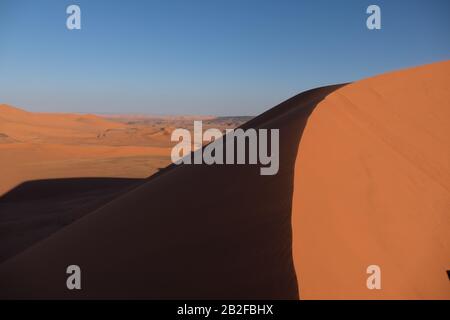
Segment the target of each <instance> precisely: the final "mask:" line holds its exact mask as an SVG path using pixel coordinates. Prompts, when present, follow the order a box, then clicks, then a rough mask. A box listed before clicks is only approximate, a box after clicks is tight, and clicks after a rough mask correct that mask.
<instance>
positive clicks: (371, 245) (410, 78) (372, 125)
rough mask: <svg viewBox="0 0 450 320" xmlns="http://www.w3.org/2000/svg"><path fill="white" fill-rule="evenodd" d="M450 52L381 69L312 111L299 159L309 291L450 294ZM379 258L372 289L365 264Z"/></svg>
mask: <svg viewBox="0 0 450 320" xmlns="http://www.w3.org/2000/svg"><path fill="white" fill-rule="evenodd" d="M449 147H450V62H449V61H447V62H442V63H436V64H432V65H426V66H423V67H418V68H413V69H408V70H404V71H399V72H394V73H390V74H386V75H381V76H377V77H374V78H370V79H367V80H363V81H359V82H356V83H353V84H351V85H348V86H346V87H344V88H341V89H340V90H337V91H336V92H334V93H332V94H331V95H329V96H328V97H327V98H326V99H325V100H324V101H323V102H321V103H320V104H319V105H318V106H317V107H316V108H315V110H314V112H313V113H312V115H311V117H310V118H309V120H308V124H307V126H306V128H305V131H304V133H303V137H302V140H301V142H300V146H299V152H298V154H297V160H296V165H295V185H294V196H293V213H292V214H293V239H294V243H293V248H294V250H293V252H294V258H295V269H296V271H297V278H298V281H299V286H300V291H301V297H302V298H305V299H323V298H326V299H329V298H332V299H341V298H356V299H372V298H374V299H377V298H385V299H400V298H402V299H429V298H436V299H450V281H449V279H448V278H447V275H446V270H449V269H450V194H449V193H450V148H449ZM369 265H378V266H379V267H380V268H381V290H368V289H367V286H366V280H367V278H368V276H369V275H368V274H366V268H367V267H368V266H369Z"/></svg>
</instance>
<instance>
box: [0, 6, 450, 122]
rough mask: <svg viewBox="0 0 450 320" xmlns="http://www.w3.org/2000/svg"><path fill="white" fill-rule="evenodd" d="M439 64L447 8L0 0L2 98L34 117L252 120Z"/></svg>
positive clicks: (448, 30) (448, 55)
mask: <svg viewBox="0 0 450 320" xmlns="http://www.w3.org/2000/svg"><path fill="white" fill-rule="evenodd" d="M70 4H78V5H79V6H80V7H81V11H82V29H81V30H75V31H69V30H67V28H66V18H67V14H66V12H65V11H66V7H67V6H68V5H70ZM370 4H378V5H379V6H380V7H381V10H382V30H380V31H369V30H368V29H367V28H366V18H367V15H366V8H367V6H368V5H370ZM448 59H450V1H448V0H422V1H421V0H395V1H392V0H388V1H375V0H370V1H366V0H342V1H337V0H310V1H309V0H308V1H301V0H297V1H283V0H279V1H264V0H252V1H250V0H239V1H234V0H205V1H199V0H180V1H174V0H160V1H152V0H148V1H145V0H142V1H138V0H128V1H125V0H123V1H113V0H108V1H102V0H77V1H75V0H73V1H66V0H28V1H23V0H0V102H3V103H9V104H12V105H15V106H18V107H22V108H25V109H28V110H32V111H51V112H54V111H56V112H103V113H109V112H111V113H151V114H214V115H256V114H258V113H261V112H262V111H265V110H266V109H268V108H270V107H272V106H273V105H275V104H276V103H278V102H281V101H283V100H285V99H287V98H289V97H290V96H292V95H294V94H296V93H299V92H301V91H304V90H307V89H310V88H314V87H317V86H322V85H326V84H333V83H341V82H347V81H353V80H357V79H361V78H364V77H368V76H371V75H375V74H379V73H383V72H386V71H389V70H395V69H400V68H404V67H409V66H415V65H421V64H426V63H431V62H435V61H441V60H448Z"/></svg>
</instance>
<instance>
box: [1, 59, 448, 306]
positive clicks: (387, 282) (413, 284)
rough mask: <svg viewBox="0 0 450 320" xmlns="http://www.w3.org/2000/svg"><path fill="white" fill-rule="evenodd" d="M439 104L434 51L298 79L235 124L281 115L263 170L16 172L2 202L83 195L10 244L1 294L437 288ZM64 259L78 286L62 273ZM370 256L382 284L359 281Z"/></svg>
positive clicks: (348, 294)
mask: <svg viewBox="0 0 450 320" xmlns="http://www.w3.org/2000/svg"><path fill="white" fill-rule="evenodd" d="M449 112H450V62H449V61H446V62H441V63H436V64H432V65H426V66H422V67H417V68H412V69H407V70H401V71H398V72H393V73H388V74H384V75H380V76H377V77H374V78H369V79H366V80H362V81H358V82H355V83H352V84H346V85H336V86H329V87H324V88H318V89H314V90H310V91H307V92H304V93H301V94H299V95H297V96H295V97H293V98H291V99H289V100H287V101H286V102H284V103H282V104H280V105H278V106H276V107H275V108H273V109H271V110H269V111H267V112H265V113H263V114H262V115H260V116H258V117H256V118H254V119H252V120H250V121H248V122H246V123H245V124H243V125H242V126H241V127H242V128H244V129H247V128H256V129H259V128H265V129H271V128H274V129H279V130H280V170H279V172H278V174H277V175H275V176H260V175H259V168H258V167H256V166H249V165H239V166H238V165H236V166H229V165H213V166H207V165H195V166H194V165H181V166H174V165H170V166H168V167H166V168H165V169H163V170H160V171H159V172H158V173H156V174H154V175H153V176H151V177H149V178H147V179H136V180H116V181H109V180H95V183H93V182H94V181H92V180H91V181H87V180H85V179H75V180H74V179H66V180H59V181H52V180H48V181H44V182H42V181H41V182H35V183H34V184H25V185H22V186H21V187H20V188H16V189H14V190H11V191H10V192H9V193H6V194H5V195H4V196H3V197H2V198H0V214H1V215H6V214H7V210H6V209H5V210H2V208H3V209H4V208H8V206H9V208H10V209H8V210H13V207H15V206H16V205H17V203H19V202H20V201H23V202H29V203H33V201H39V200H40V199H52V200H51V201H52V202H46V203H45V205H44V207H45V208H44V207H43V209H42V210H43V212H48V210H49V209H48V207H49V206H52V205H56V206H57V207H58V208H61V209H57V210H63V209H62V208H64V206H65V205H66V204H67V202H68V201H70V199H71V198H72V199H73V198H74V197H75V198H77V199H89V201H87V202H85V205H80V204H79V203H78V204H77V203H75V204H73V206H72V208H71V209H70V211H71V214H70V216H68V217H66V220H65V223H62V224H60V225H57V226H54V230H53V231H54V233H52V234H51V235H50V236H48V237H46V238H45V239H39V237H35V238H34V239H27V241H25V242H22V244H21V245H18V246H17V247H14V246H12V247H10V251H9V252H8V255H9V258H8V259H7V260H6V261H4V262H3V263H1V264H0V297H1V298H7V299H14V298H26V299H32V298H39V299H40V298H61V299H79V298H82V299H102V298H112V299H120V298H127V299H129V298H137V299H163V298H174V299H178V298H189V299H198V298H203V299H298V298H301V299H347V298H351V299H402V298H409V299H431V298H437V299H450V282H449V281H448V278H447V274H446V270H448V269H450V233H449V232H448V231H449V230H450V217H449V212H450V195H449V190H450V185H449V182H450V176H449V175H450V167H449V166H450V161H449V160H450V154H449V148H448V146H449V144H450V140H449V139H450V132H449V130H450V124H449V119H450V117H449V116H450V114H449ZM0 121H1V116H0ZM115 123H116V124H117V125H118V126H120V125H123V124H121V123H117V122H115ZM0 125H1V122H0ZM108 127H109V125H108ZM0 128H1V127H0ZM0 132H2V130H1V129H0ZM0 146H1V145H0ZM89 186H90V188H91V190H89ZM56 190H57V191H56ZM55 193H56V194H57V197H56V195H55ZM30 194H33V195H30ZM55 197H56V199H57V201H55ZM41 205H42V204H41ZM2 206H3V207H2ZM15 208H17V207H15ZM19 211H20V210H18V212H19ZM9 212H14V211H9ZM7 217H8V219H10V220H8V222H9V223H13V222H14V219H15V215H14V214H9V215H8V216H7ZM13 227H14V226H13ZM29 227H30V228H33V227H34V226H33V224H30V226H29ZM5 228H6V227H5ZM38 239H39V240H38ZM25 245H28V248H26V249H25V247H24V246H25ZM23 249H25V250H23ZM71 264H77V265H79V266H80V267H81V270H82V286H83V287H82V290H80V291H69V290H67V288H66V287H65V283H66V276H67V275H66V274H65V270H66V268H67V266H68V265H71ZM372 264H376V265H379V266H380V267H381V270H382V286H383V287H382V290H368V289H367V287H366V279H367V277H368V275H367V273H366V268H367V266H369V265H372Z"/></svg>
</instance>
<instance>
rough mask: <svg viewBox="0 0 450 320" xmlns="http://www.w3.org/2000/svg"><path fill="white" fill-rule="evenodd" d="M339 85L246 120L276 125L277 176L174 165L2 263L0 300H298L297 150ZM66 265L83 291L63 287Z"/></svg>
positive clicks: (249, 169) (246, 168)
mask: <svg viewBox="0 0 450 320" xmlns="http://www.w3.org/2000/svg"><path fill="white" fill-rule="evenodd" d="M337 88H338V86H332V87H327V88H321V89H316V90H312V91H308V92H305V93H302V94H300V95H298V96H296V97H294V98H292V99H290V100H288V101H286V102H284V103H282V104H281V105H279V106H277V107H275V108H274V109H272V110H269V111H268V112H266V113H264V114H262V115H261V116H259V117H257V118H255V119H253V120H251V121H249V122H248V123H246V124H245V125H243V127H244V128H267V129H270V128H277V129H278V128H279V129H280V169H279V171H278V174H277V175H273V176H261V175H260V169H259V166H255V165H213V166H207V165H182V166H178V167H175V166H171V167H170V168H168V169H166V170H163V171H162V172H161V173H160V174H157V175H155V176H154V177H153V178H150V179H149V180H148V181H147V182H145V183H143V184H142V185H141V186H138V187H137V188H135V189H134V190H132V191H129V192H127V193H125V194H122V195H121V196H118V197H117V198H116V199H115V200H112V201H110V202H109V203H108V204H106V205H104V206H102V207H101V208H100V209H97V210H95V211H94V212H92V213H90V214H87V215H85V216H84V217H83V218H80V219H79V220H77V221H75V222H74V223H72V224H70V225H69V226H67V227H65V228H63V229H61V230H60V231H59V232H57V233H55V234H53V235H52V236H50V237H49V238H47V239H45V240H43V241H41V242H38V243H37V244H36V245H34V246H31V247H30V248H28V249H27V250H25V251H24V252H22V253H19V254H18V255H16V256H15V257H13V258H11V259H9V260H7V261H6V262H4V263H3V264H2V265H0V287H1V288H2V289H1V290H0V297H6V298H55V297H57V298H210V299H212V298H238V299H239V298H261V299H297V298H298V288H297V280H296V275H295V270H294V265H293V261H292V250H291V244H292V238H291V211H292V188H293V182H294V181H293V179H294V163H295V158H296V155H297V147H298V144H299V140H300V137H301V134H302V130H303V128H304V126H305V124H306V120H307V118H308V116H309V114H310V112H311V111H312V110H313V108H314V107H315V105H316V104H317V103H318V102H320V101H321V100H322V99H323V98H324V97H325V96H326V95H328V94H329V93H330V92H332V91H333V90H335V89H337ZM72 264H76V265H79V266H80V267H81V270H82V277H83V280H82V282H83V285H82V286H83V287H82V290H80V291H69V290H67V288H66V285H65V283H66V277H67V275H66V273H65V270H66V268H67V266H69V265H72Z"/></svg>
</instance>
